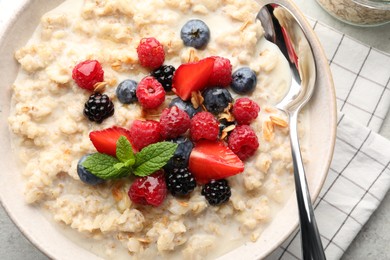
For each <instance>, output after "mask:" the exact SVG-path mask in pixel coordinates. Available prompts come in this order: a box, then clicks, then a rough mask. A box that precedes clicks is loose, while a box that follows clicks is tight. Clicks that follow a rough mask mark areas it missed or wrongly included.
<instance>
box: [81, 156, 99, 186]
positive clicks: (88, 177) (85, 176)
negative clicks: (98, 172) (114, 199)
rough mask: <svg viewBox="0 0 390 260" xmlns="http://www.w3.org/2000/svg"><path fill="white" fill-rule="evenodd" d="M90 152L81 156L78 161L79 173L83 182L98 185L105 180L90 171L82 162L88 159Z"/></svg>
mask: <svg viewBox="0 0 390 260" xmlns="http://www.w3.org/2000/svg"><path fill="white" fill-rule="evenodd" d="M89 156H90V154H87V155H84V156H83V157H81V159H80V160H79V162H78V163H77V174H78V175H79V178H80V180H81V181H82V182H84V183H86V184H89V185H98V184H101V183H103V182H104V179H102V178H99V177H97V176H95V175H93V174H92V173H91V172H90V171H88V170H87V169H86V168H85V167H84V166H83V165H82V164H83V162H85V160H87V158H88V157H89Z"/></svg>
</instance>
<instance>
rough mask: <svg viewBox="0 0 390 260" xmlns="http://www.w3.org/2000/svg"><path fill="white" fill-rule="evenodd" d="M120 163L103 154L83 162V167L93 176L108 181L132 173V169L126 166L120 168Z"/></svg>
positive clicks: (95, 155)
mask: <svg viewBox="0 0 390 260" xmlns="http://www.w3.org/2000/svg"><path fill="white" fill-rule="evenodd" d="M120 163H121V162H120V161H119V160H118V159H117V158H115V157H112V156H109V155H107V154H102V153H94V154H92V155H90V156H89V157H88V158H87V159H86V160H85V161H84V162H83V166H84V167H85V168H86V169H87V170H88V171H90V172H91V173H92V174H93V175H96V176H97V177H100V178H102V179H105V180H108V179H114V178H121V177H124V176H127V175H128V174H129V173H130V171H131V167H128V166H127V167H126V165H125V164H123V166H121V167H118V166H119V164H120Z"/></svg>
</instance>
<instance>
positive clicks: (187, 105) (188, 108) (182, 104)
mask: <svg viewBox="0 0 390 260" xmlns="http://www.w3.org/2000/svg"><path fill="white" fill-rule="evenodd" d="M173 106H177V107H178V108H179V109H181V110H183V111H185V112H186V113H187V114H188V115H189V116H190V117H193V116H194V115H195V114H196V113H198V112H201V111H202V109H201V108H200V107H198V108H197V109H195V108H194V106H193V105H192V103H191V102H188V101H183V100H182V99H181V98H179V97H177V98H174V99H172V101H171V103H170V104H169V107H173Z"/></svg>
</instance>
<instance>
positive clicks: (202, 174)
mask: <svg viewBox="0 0 390 260" xmlns="http://www.w3.org/2000/svg"><path fill="white" fill-rule="evenodd" d="M189 170H190V172H191V173H192V174H193V175H194V177H195V179H196V181H197V182H198V183H200V184H204V183H208V182H209V181H210V180H219V179H224V178H227V177H230V176H233V175H236V174H238V173H241V172H243V171H244V163H243V162H242V161H241V160H240V158H238V156H237V155H236V154H234V153H233V152H232V150H230V149H229V147H227V146H225V145H224V144H223V143H221V142H212V141H206V140H205V141H199V142H198V143H196V145H195V147H194V149H192V152H191V155H190V159H189Z"/></svg>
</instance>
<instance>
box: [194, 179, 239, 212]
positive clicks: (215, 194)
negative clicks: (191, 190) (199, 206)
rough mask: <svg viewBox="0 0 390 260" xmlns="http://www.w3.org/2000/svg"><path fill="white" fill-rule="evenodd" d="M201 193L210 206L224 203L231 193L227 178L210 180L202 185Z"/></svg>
mask: <svg viewBox="0 0 390 260" xmlns="http://www.w3.org/2000/svg"><path fill="white" fill-rule="evenodd" d="M201 194H202V195H203V196H205V197H206V200H207V201H208V202H209V204H210V205H211V206H217V205H220V204H222V203H225V202H227V201H228V200H229V198H230V196H231V195H232V193H231V191H230V187H229V183H228V182H227V180H225V179H222V180H212V181H210V182H209V183H207V184H206V185H204V186H203V187H202V192H201Z"/></svg>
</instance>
